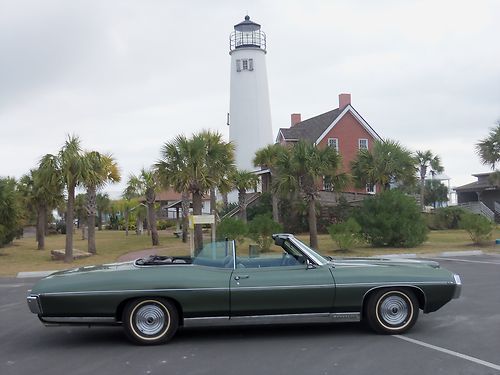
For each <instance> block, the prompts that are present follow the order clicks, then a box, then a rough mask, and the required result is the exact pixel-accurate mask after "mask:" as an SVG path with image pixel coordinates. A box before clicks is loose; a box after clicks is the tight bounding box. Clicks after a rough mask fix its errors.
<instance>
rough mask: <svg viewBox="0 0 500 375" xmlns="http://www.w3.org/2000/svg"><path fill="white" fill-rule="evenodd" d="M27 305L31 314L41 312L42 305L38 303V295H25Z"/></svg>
mask: <svg viewBox="0 0 500 375" xmlns="http://www.w3.org/2000/svg"><path fill="white" fill-rule="evenodd" d="M27 301H28V307H29V308H30V311H31V312H32V313H33V314H41V313H42V306H41V305H40V297H39V296H37V295H29V296H28V297H27Z"/></svg>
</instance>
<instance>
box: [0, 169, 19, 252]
mask: <svg viewBox="0 0 500 375" xmlns="http://www.w3.org/2000/svg"><path fill="white" fill-rule="evenodd" d="M18 219H19V206H18V203H17V200H16V182H15V180H14V179H12V178H8V177H7V178H0V247H2V246H4V245H6V244H9V243H11V242H12V240H13V239H14V237H16V235H17V234H18V232H19V227H20V226H19V220H18Z"/></svg>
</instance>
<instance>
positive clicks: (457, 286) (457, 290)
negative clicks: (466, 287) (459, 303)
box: [453, 274, 462, 299]
mask: <svg viewBox="0 0 500 375" xmlns="http://www.w3.org/2000/svg"><path fill="white" fill-rule="evenodd" d="M453 278H454V279H455V293H454V294H453V299H457V298H458V297H460V294H461V293H462V280H461V279H460V276H459V275H457V274H454V275H453Z"/></svg>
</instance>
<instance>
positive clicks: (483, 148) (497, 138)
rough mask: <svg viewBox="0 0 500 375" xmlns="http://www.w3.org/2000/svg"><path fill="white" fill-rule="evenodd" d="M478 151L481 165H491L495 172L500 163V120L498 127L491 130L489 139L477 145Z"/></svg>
mask: <svg viewBox="0 0 500 375" xmlns="http://www.w3.org/2000/svg"><path fill="white" fill-rule="evenodd" d="M476 151H477V153H478V155H479V158H480V159H481V163H483V164H485V165H490V166H491V169H492V170H494V169H495V166H496V163H498V162H499V161H500V120H498V121H497V126H496V127H494V128H492V129H490V134H489V135H488V137H486V138H484V139H481V140H480V141H479V143H477V144H476Z"/></svg>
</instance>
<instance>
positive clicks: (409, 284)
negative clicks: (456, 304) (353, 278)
mask: <svg viewBox="0 0 500 375" xmlns="http://www.w3.org/2000/svg"><path fill="white" fill-rule="evenodd" d="M372 285H377V286H381V287H392V286H415V287H418V285H450V283H449V282H447V281H442V282H434V281H401V282H396V283H393V284H384V281H381V282H378V283H349V284H347V283H346V284H336V286H337V287H346V286H347V287H349V286H372Z"/></svg>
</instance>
